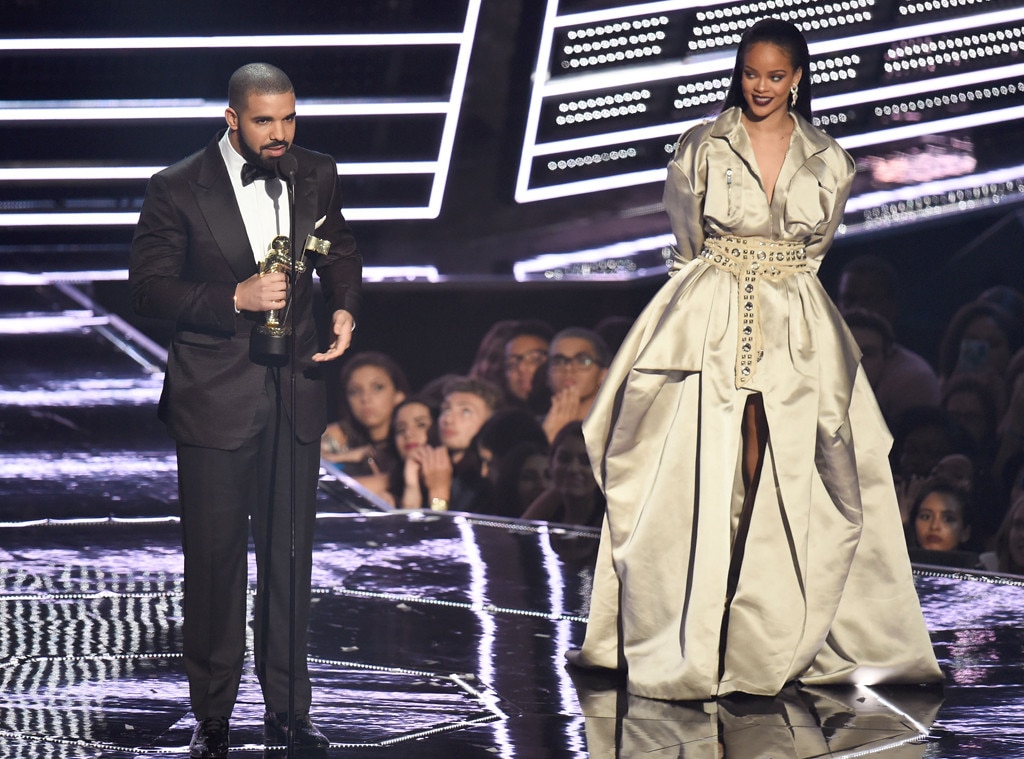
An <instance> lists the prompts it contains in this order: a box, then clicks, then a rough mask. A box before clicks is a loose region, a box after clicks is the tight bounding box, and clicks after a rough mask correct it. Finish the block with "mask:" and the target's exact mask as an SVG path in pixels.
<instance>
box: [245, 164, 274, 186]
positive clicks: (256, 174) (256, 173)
mask: <svg viewBox="0 0 1024 759" xmlns="http://www.w3.org/2000/svg"><path fill="white" fill-rule="evenodd" d="M276 176H277V174H275V173H274V172H273V171H271V170H270V169H266V168H264V167H262V166H256V165H255V164H252V163H247V164H245V165H244V166H242V187H245V186H246V185H250V184H252V183H253V182H255V181H256V180H257V179H274V178H275V177H276Z"/></svg>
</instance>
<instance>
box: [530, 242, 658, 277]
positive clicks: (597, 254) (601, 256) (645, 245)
mask: <svg viewBox="0 0 1024 759" xmlns="http://www.w3.org/2000/svg"><path fill="white" fill-rule="evenodd" d="M675 243H676V238H675V235H673V234H671V233H669V234H664V235H656V236H654V237H643V238H640V239H638V240H628V241H626V242H617V243H613V244H612V245H605V246H602V247H600V248H591V249H589V250H579V251H576V252H574V253H543V254H541V255H539V256H536V257H535V258H531V259H528V260H526V261H517V262H516V263H515V264H513V265H512V272H513V274H514V275H515V278H516V279H517V280H518V281H520V282H522V281H524V280H525V279H526V278H527V275H529V274H537V273H540V272H543V271H546V270H548V269H553V268H556V267H559V266H566V265H569V264H579V263H594V262H596V261H604V260H607V259H609V258H628V257H630V256H634V255H636V254H637V253H642V252H645V251H649V250H659V249H661V248H664V247H665V246H667V245H675Z"/></svg>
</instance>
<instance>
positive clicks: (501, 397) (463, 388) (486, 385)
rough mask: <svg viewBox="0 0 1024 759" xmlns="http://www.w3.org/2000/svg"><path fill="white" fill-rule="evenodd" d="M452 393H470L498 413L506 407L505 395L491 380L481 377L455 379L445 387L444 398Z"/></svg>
mask: <svg viewBox="0 0 1024 759" xmlns="http://www.w3.org/2000/svg"><path fill="white" fill-rule="evenodd" d="M452 393H469V394H471V395H475V396H477V397H478V398H480V399H481V400H482V401H483V402H484V403H485V404H487V408H489V409H490V410H491V411H497V410H498V409H500V408H501V407H502V406H504V405H505V394H504V393H503V392H502V391H501V388H500V387H498V386H497V385H495V384H494V383H493V382H490V381H489V380H485V379H481V378H479V377H454V378H453V379H451V380H450V381H448V382H446V383H445V385H444V391H443V397H444V398H447V397H448V396H449V395H451V394H452Z"/></svg>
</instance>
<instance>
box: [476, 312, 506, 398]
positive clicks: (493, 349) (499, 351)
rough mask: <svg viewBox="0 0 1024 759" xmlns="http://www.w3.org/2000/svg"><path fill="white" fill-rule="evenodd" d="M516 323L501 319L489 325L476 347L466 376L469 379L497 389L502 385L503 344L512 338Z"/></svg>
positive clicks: (503, 365)
mask: <svg viewBox="0 0 1024 759" xmlns="http://www.w3.org/2000/svg"><path fill="white" fill-rule="evenodd" d="M517 324H518V322H517V321H516V320H514V319H501V320H499V321H496V322H495V323H494V324H492V325H491V328H490V329H489V330H487V334H485V335H484V336H483V337H482V338H481V340H480V345H479V346H477V349H476V355H475V356H474V357H473V363H472V365H471V366H470V367H469V372H467V374H466V376H468V377H470V378H471V379H482V380H486V381H488V382H491V383H493V384H495V385H497V386H498V387H501V386H502V385H503V384H504V376H505V344H506V343H507V342H508V340H509V338H510V337H511V336H512V332H513V330H515V328H516V325H517Z"/></svg>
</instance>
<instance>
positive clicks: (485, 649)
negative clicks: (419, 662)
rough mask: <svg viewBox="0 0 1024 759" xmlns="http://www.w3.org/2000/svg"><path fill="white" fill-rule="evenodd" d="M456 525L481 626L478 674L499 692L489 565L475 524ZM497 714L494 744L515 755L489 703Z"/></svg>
mask: <svg viewBox="0 0 1024 759" xmlns="http://www.w3.org/2000/svg"><path fill="white" fill-rule="evenodd" d="M453 523H454V524H455V526H456V527H457V528H458V531H459V535H460V536H461V537H462V546H463V549H464V550H465V552H466V567H467V568H468V570H469V588H468V589H467V590H468V591H469V599H470V603H471V604H472V606H473V609H474V611H475V613H476V618H477V621H478V622H479V624H480V644H479V645H478V646H477V655H478V663H477V674H478V676H479V677H480V680H481V682H482V683H483V685H484V686H485V687H486V688H487V690H488V691H489V692H491V693H494V692H496V687H495V686H496V679H495V678H496V676H497V670H496V669H495V667H494V662H495V656H496V651H495V645H496V642H497V633H498V629H497V628H498V625H497V623H496V622H495V620H494V614H493V613H492V612H490V611H488V610H487V609H488V607H490V606H491V604H490V602H489V601H488V600H487V585H488V577H487V563H486V562H485V561H484V559H483V556H481V555H480V546H479V545H477V542H476V535H475V533H474V529H487V528H475V527H474V525H473V524H472V523H471V522H470V521H469V520H468V519H466V518H465V517H461V516H456V517H454V519H453ZM487 707H488V709H490V710H491V711H492V712H494V713H495V714H499V715H501V716H502V717H503V719H501V720H499V721H498V722H495V723H493V729H494V741H495V743H496V744H497V745H496V748H497V749H498V755H499V756H514V755H515V748H514V743H513V741H512V738H511V736H510V735H509V733H508V719H507V718H504V717H505V714H504V713H503V712H502V710H501V709H500V708H499V706H498V704H497V703H494V704H488V705H487Z"/></svg>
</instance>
